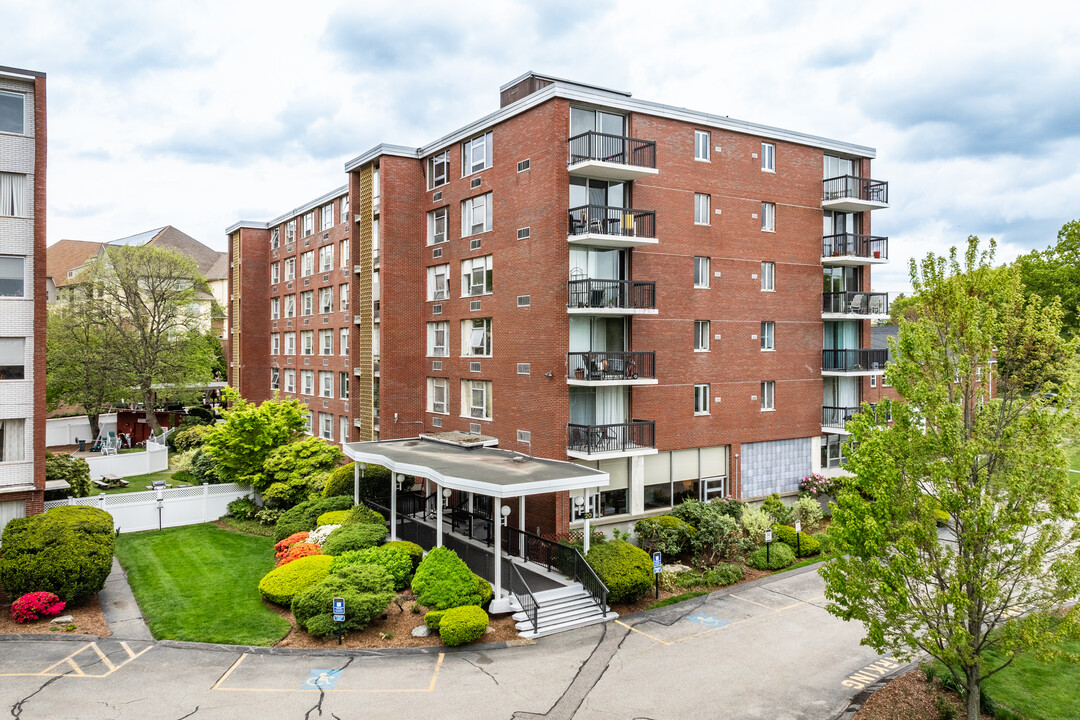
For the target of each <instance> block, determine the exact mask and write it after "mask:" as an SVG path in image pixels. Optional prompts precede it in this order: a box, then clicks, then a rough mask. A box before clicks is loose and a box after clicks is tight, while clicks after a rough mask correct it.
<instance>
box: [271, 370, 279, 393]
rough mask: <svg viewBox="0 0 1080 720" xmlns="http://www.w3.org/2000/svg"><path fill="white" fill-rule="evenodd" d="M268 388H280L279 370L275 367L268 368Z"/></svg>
mask: <svg viewBox="0 0 1080 720" xmlns="http://www.w3.org/2000/svg"><path fill="white" fill-rule="evenodd" d="M270 389H271V390H280V389H281V370H280V369H279V368H276V367H272V368H270Z"/></svg>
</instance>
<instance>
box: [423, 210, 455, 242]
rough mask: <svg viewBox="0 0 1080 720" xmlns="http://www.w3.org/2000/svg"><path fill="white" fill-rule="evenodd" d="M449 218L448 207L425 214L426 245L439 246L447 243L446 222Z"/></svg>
mask: <svg viewBox="0 0 1080 720" xmlns="http://www.w3.org/2000/svg"><path fill="white" fill-rule="evenodd" d="M449 217H450V207H449V206H444V207H440V208H435V209H434V210H429V211H428V214H427V244H428V245H440V244H442V243H444V242H446V241H447V239H448V234H447V232H446V227H447V220H448V219H449Z"/></svg>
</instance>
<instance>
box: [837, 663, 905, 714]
mask: <svg viewBox="0 0 1080 720" xmlns="http://www.w3.org/2000/svg"><path fill="white" fill-rule="evenodd" d="M918 667H919V664H918V663H914V662H911V663H907V664H906V665H901V666H900V667H898V668H896V669H895V670H893V671H892V672H890V673H889V674H887V675H882V676H881V677H879V678H878V679H877V680H875V681H874V682H872V683H870V684H869V685H867V686H866V687H864V688H863V689H862V690H860V691H859V692H858V694H857V695H855V697H853V698H851V702H850V703H848V706H847V707H846V708H844V709H843V710H841V711H840V714H839V715H836V716H835V717H834V718H833V720H851V718H853V717H855V713H857V712H859V711H860V710H862V707H863V705H865V704H866V702H867V700H869V699H870V696H871V695H873V694H874V693H876V692H877V691H878V690H880V689H881V688H883V687H885V686H886V685H888V684H889V683H891V682H892V681H893V680H895V679H896V678H898V677H900V676H901V675H904V674H906V673H907V672H908V671H910V670H915V669H916V668H918Z"/></svg>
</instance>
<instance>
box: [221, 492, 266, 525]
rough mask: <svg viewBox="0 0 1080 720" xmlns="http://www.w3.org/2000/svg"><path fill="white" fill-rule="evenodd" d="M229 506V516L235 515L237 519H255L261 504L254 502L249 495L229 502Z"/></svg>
mask: <svg viewBox="0 0 1080 720" xmlns="http://www.w3.org/2000/svg"><path fill="white" fill-rule="evenodd" d="M228 508H229V517H234V518H236V519H237V520H254V519H255V515H256V514H257V513H258V512H259V506H258V505H256V504H255V503H253V502H252V501H251V498H250V497H249V496H247V495H245V496H244V497H242V498H236V499H235V500H233V501H232V502H231V503H229V505H228Z"/></svg>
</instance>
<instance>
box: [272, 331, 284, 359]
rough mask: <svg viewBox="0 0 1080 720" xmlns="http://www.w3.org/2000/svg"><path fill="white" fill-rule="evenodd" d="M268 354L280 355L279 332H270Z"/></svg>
mask: <svg viewBox="0 0 1080 720" xmlns="http://www.w3.org/2000/svg"><path fill="white" fill-rule="evenodd" d="M270 354H271V355H280V354H281V333H271V334H270Z"/></svg>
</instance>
